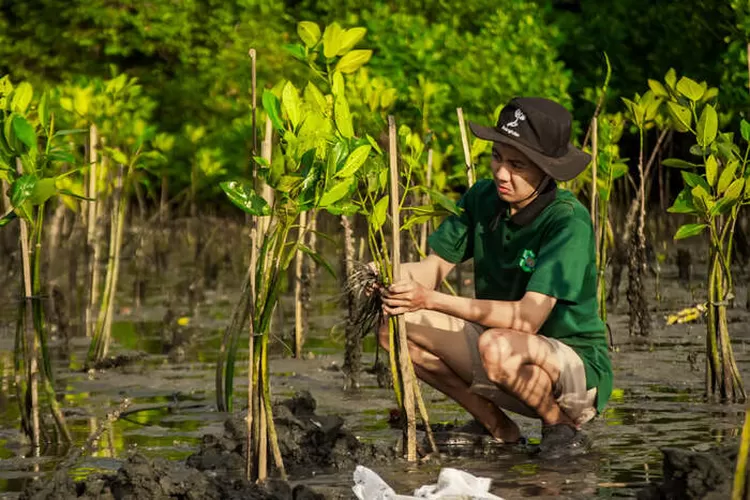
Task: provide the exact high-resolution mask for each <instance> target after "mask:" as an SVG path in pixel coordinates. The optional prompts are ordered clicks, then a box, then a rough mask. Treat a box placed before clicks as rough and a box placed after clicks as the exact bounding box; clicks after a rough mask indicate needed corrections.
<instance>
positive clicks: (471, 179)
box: [456, 108, 474, 187]
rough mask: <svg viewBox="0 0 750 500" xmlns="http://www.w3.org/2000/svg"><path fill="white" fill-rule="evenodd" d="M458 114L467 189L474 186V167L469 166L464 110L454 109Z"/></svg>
mask: <svg viewBox="0 0 750 500" xmlns="http://www.w3.org/2000/svg"><path fill="white" fill-rule="evenodd" d="M456 113H457V114H458V126H459V127H460V128H461V144H463V147H464V161H465V162H466V177H467V178H468V179H469V187H471V186H473V185H474V166H473V165H472V164H471V149H470V148H469V137H468V135H467V134H466V123H465V122H464V110H463V109H462V108H456Z"/></svg>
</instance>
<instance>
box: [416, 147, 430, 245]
mask: <svg viewBox="0 0 750 500" xmlns="http://www.w3.org/2000/svg"><path fill="white" fill-rule="evenodd" d="M426 182H427V186H426V187H427V189H430V188H431V187H432V148H430V149H428V150H427V179H426ZM428 199H429V195H427V194H425V195H424V196H423V200H424V201H423V202H422V203H423V204H425V205H426V204H427V200H428ZM429 228H430V222H429V221H427V222H425V223H424V224H422V232H421V233H420V235H419V250H420V251H421V254H422V255H426V254H427V233H428V232H429Z"/></svg>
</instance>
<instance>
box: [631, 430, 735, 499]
mask: <svg viewBox="0 0 750 500" xmlns="http://www.w3.org/2000/svg"><path fill="white" fill-rule="evenodd" d="M738 447H739V443H734V444H731V445H725V446H723V447H720V448H715V449H712V450H707V451H691V450H685V449H679V448H663V449H662V450H661V451H662V453H663V454H664V466H663V471H664V480H663V482H661V483H660V484H652V485H649V486H648V487H647V488H645V489H643V490H642V491H641V492H640V493H639V494H638V500H672V499H674V500H725V499H727V498H730V497H731V495H732V483H733V481H734V470H735V465H736V461H737V449H738ZM746 484H747V483H746ZM744 498H747V495H746V496H745V497H744Z"/></svg>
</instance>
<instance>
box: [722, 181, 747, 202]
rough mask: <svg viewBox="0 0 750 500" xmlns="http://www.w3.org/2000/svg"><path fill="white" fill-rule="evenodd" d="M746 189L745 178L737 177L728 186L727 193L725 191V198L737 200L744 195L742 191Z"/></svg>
mask: <svg viewBox="0 0 750 500" xmlns="http://www.w3.org/2000/svg"><path fill="white" fill-rule="evenodd" d="M744 189H745V179H743V178H740V179H735V180H734V181H733V182H732V183H731V184H730V185H729V187H728V188H727V191H726V193H724V197H723V198H722V201H723V200H730V201H737V200H739V199H740V197H741V196H742V192H743V191H744Z"/></svg>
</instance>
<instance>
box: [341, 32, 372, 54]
mask: <svg viewBox="0 0 750 500" xmlns="http://www.w3.org/2000/svg"><path fill="white" fill-rule="evenodd" d="M366 33H367V29H366V28H360V27H357V28H351V29H348V30H346V31H344V33H343V34H342V35H341V46H340V47H339V50H338V52H336V55H337V56H343V55H344V54H346V53H347V52H349V51H350V50H351V49H353V48H354V46H355V45H357V44H358V43H359V41H360V40H362V39H363V38H364V37H365V34H366Z"/></svg>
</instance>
